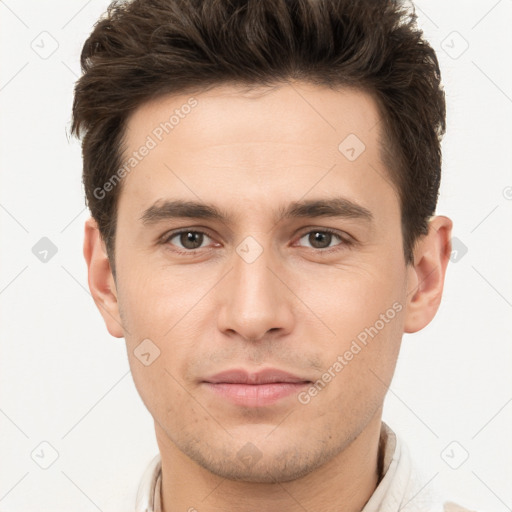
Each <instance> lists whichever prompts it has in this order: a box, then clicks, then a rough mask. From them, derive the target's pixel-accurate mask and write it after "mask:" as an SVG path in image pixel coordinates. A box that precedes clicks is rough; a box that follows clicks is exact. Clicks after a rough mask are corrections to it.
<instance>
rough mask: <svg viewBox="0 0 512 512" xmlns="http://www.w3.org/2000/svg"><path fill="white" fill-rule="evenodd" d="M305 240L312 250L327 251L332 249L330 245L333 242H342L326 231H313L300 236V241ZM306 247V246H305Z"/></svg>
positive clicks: (338, 237)
mask: <svg viewBox="0 0 512 512" xmlns="http://www.w3.org/2000/svg"><path fill="white" fill-rule="evenodd" d="M302 239H307V242H308V243H309V244H311V245H310V247H311V248H313V249H327V248H329V247H332V245H331V243H332V242H333V240H335V239H338V240H339V241H340V242H342V243H343V242H344V240H343V239H342V238H341V236H340V235H338V234H336V233H333V232H331V231H326V230H320V229H318V230H313V231H309V232H308V233H305V234H304V235H302V237H301V238H300V240H302ZM335 245H341V244H335ZM306 247H307V246H306Z"/></svg>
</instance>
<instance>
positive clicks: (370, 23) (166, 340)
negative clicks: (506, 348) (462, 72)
mask: <svg viewBox="0 0 512 512" xmlns="http://www.w3.org/2000/svg"><path fill="white" fill-rule="evenodd" d="M82 67H83V71H84V74H83V76H82V77H81V78H80V79H79V81H78V83H77V86H76V91H75V100H74V104H73V132H74V133H75V134H77V135H81V136H82V144H83V160H84V173H83V181H84V185H85V191H86V196H87V203H88V205H89V208H90V210H91V214H92V218H91V219H90V220H89V221H88V222H87V223H86V239H85V245H84V252H85V256H86V259H87V262H88V266H89V285H90V288H91V291H92V294H93V296H94V299H95V301H96V303H97V305H98V307H99V309H100V311H101V313H102V315H103V317H104V319H105V322H106V324H107V328H108V330H109V332H110V333H111V334H112V335H113V336H116V337H124V338H125V339H126V344H127V348H128V356H129V360H130V365H131V369H132V374H133V377H134V380H135V384H136V386H137V389H138V390H139V392H140V394H141V397H142V399H143V400H144V402H145V404H146V406H147V407H148V409H149V411H150V412H151V414H152V415H153V417H154V419H155V424H156V429H157V436H158V441H159V444H160V446H161V447H162V446H164V445H165V444H168V445H169V446H170V445H172V446H174V447H177V448H178V449H179V450H180V451H181V453H183V454H184V455H185V456H187V457H189V458H190V459H192V460H193V461H195V462H196V463H197V464H199V465H200V466H202V467H204V468H206V469H208V470H210V471H212V472H214V473H216V474H219V475H221V476H225V477H228V478H237V479H244V480H250V481H275V479H279V480H282V481H285V480H290V479H293V478H297V477H298V476H300V475H304V474H307V473H308V472H311V471H312V470H313V469H315V468H317V467H319V466H321V465H322V464H325V463H326V462H327V461H329V460H331V459H332V458H333V457H335V456H336V455H338V454H340V453H342V452H343V450H344V449H346V448H347V447H348V446H349V445H350V443H351V442H352V441H353V440H354V439H355V438H356V437H357V436H358V435H359V434H360V433H361V432H362V431H364V429H365V428H366V427H367V426H368V425H369V424H370V423H371V422H372V421H374V420H375V418H378V417H380V416H379V415H380V411H381V408H382V403H383V400H384V396H385V391H386V385H387V384H389V382H390V380H391V378H392V375H393V371H394V368H395V363H396V359H397V356H398V352H399V347H400V343H401V339H402V334H403V333H404V332H415V331H418V330H420V329H421V328H423V327H424V326H425V325H427V324H428V323H429V322H430V321H431V319H432V318H433V317H434V315H435V313H436V311H437V308H438V306H439V302H440V299H441V294H442V288H443V281H444V273H445V269H446V264H447V261H448V256H449V253H450V243H449V238H450V230H451V222H450V221H449V219H446V218H445V217H433V215H434V213H435V208H436V203H437V197H438V189H439V182H440V172H441V151H440V139H441V137H442V135H443V133H444V130H445V103H444V94H443V91H442V88H441V86H440V73H439V68H438V62H437V59H436V56H435V53H434V51H433V49H432V48H431V47H430V46H429V45H428V43H427V42H426V41H425V40H424V39H423V38H422V34H421V32H420V31H419V30H418V29H417V27H416V25H415V16H414V15H413V14H412V13H411V12H409V11H407V10H406V9H405V8H402V7H401V6H400V4H399V3H398V2H395V1H391V0H389V1H381V2H378V3H377V2H374V1H370V0H368V1H361V2H357V3H354V2H351V1H346V2H345V1H327V0H322V1H313V0H311V1H307V0H302V1H300V0H297V1H275V0H272V1H270V0H268V1H267V0H257V1H247V2H242V3H240V2H238V3H236V4H235V3H234V2H232V1H229V0H221V1H216V2H199V1H193V0H186V1H185V0H179V1H178V0H176V1H171V0H144V1H134V2H127V3H119V4H113V5H112V6H111V7H110V8H109V11H108V13H107V16H106V17H105V18H104V19H102V20H100V21H99V22H98V24H97V25H96V27H95V29H94V31H93V33H92V34H91V36H90V37H89V39H88V40H87V41H86V43H85V45H84V48H83V52H82ZM144 340H145V341H144ZM141 343H142V344H141ZM142 354H145V355H144V357H141V355H142ZM148 354H149V355H148ZM270 367H271V368H277V369H279V370H283V371H286V372H288V373H291V374H293V375H294V376H296V377H298V379H299V380H300V381H301V382H303V383H306V384H304V385H298V386H296V387H294V390H295V391H296V392H295V391H294V392H293V393H291V394H290V395H288V396H286V397H282V398H279V399H276V400H275V401H273V402H272V403H269V404H267V405H257V404H255V403H247V402H246V401H244V400H242V401H240V400H238V401H237V398H236V397H233V396H231V398H226V397H225V396H224V395H222V397H221V399H219V395H218V392H217V391H218V390H213V389H212V388H213V387H215V385H213V386H212V380H215V378H214V376H215V375H217V374H219V373H220V372H223V371H225V370H232V369H242V370H246V371H248V372H249V373H254V372H257V371H258V370H259V369H265V368H270ZM213 384H215V383H213ZM315 390H316V391H315ZM233 398H234V399H233ZM283 417H286V419H285V420H284V421H283ZM248 443H250V445H249V444H248ZM247 446H254V447H256V448H251V449H256V450H258V454H259V455H258V457H257V459H258V460H257V461H256V463H254V464H246V463H245V462H244V460H243V456H240V453H241V452H240V450H242V453H243V450H244V449H247V448H246V447H247Z"/></svg>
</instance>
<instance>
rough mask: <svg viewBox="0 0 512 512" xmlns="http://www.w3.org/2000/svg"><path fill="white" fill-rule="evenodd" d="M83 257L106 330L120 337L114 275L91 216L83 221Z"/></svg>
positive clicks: (120, 325)
mask: <svg viewBox="0 0 512 512" xmlns="http://www.w3.org/2000/svg"><path fill="white" fill-rule="evenodd" d="M84 257H85V261H86V262H87V269H88V282H89V290H91V295H92V297H93V299H94V302H95V303H96V306H97V307H98V309H99V311H100V313H101V316H102V317H103V320H104V321H105V324H106V326H107V329H108V332H109V333H110V334H111V335H112V336H114V337H116V338H122V337H123V336H124V330H123V325H122V322H121V317H120V315H119V304H118V302H117V290H116V285H115V281H114V276H113V275H112V269H111V268H110V262H109V259H108V255H107V251H106V248H105V243H104V242H103V239H102V238H101V235H100V231H99V229H98V225H97V223H96V221H95V220H94V219H93V218H89V219H88V220H87V221H86V222H85V233H84Z"/></svg>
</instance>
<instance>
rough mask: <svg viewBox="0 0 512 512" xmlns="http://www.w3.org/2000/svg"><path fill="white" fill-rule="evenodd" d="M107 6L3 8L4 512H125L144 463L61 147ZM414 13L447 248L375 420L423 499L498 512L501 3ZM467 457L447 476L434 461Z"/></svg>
mask: <svg viewBox="0 0 512 512" xmlns="http://www.w3.org/2000/svg"><path fill="white" fill-rule="evenodd" d="M107 5H108V4H107V2H105V1H104V0H89V1H80V2H70V1H67V2H66V1H64V0H60V1H52V2H41V1H36V0H30V1H28V0H27V1H25V2H20V1H16V0H7V1H6V2H5V1H2V2H0V38H1V44H0V52H1V67H0V108H1V115H0V166H1V173H2V174H1V186H0V223H1V233H2V241H1V244H0V250H1V258H2V259H1V265H0V308H1V309H0V311H1V318H0V327H1V357H0V429H1V436H0V460H1V461H2V464H1V466H0V510H1V511H3V512H7V511H12V512H16V511H23V512H30V511H38V512H39V511H40V512H46V511H48V512H50V511H52V512H56V511H68V510H73V511H75V512H80V511H94V510H101V511H103V512H111V511H112V512H114V511H115V512H118V511H119V512H121V511H129V510H133V507H134V499H135V493H136V489H137V486H138V483H139V479H140V476H141V474H142V472H143V470H144V469H145V467H146V465H147V463H148V462H149V461H150V459H151V458H152V457H153V456H154V455H155V454H156V453H157V446H156V442H155V438H154V430H153V423H152V418H151V416H150V415H149V413H148V412H147V411H146V409H145V407H144V406H143V404H142V401H141V400H140V398H139V396H138V394H137V391H136V389H135V387H134V384H133V381H132V378H131V375H130V374H129V367H128V361H127V356H126V352H125V346H124V340H118V339H114V338H112V337H110V335H109V334H108V332H107V331H106V329H105V327H104V324H103V321H102V319H101V317H100V314H99V313H98V311H97V310H96V307H95V306H94V303H93V301H92V299H91V297H90V295H89V292H88V288H87V280H86V266H85V262H84V261H83V258H82V236H83V224H84V220H85V219H86V218H87V210H86V209H85V205H84V195H83V189H82V185H81V155H80V145H79V142H78V141H76V140H69V136H68V132H69V127H70V118H71V104H72V92H73V85H74V81H75V80H76V78H77V77H78V76H79V74H80V69H79V54H80V50H81V46H82V44H83V42H84V41H85V39H86V37H87V35H88V34H89V32H90V31H91V28H92V25H93V23H94V22H95V21H96V19H97V18H98V17H99V15H100V14H101V13H103V12H104V11H105V9H106V7H107ZM416 6H417V13H418V16H419V24H420V26H421V27H422V28H423V29H424V31H425V34H426V36H427V38H428V39H429V41H430V42H431V44H432V45H433V46H434V48H435V49H436V51H437V54H438V57H439V60H440V65H441V70H442V77H443V82H444V85H445V91H446V97H447V104H448V114H447V121H448V127H447V135H446V136H445V139H444V142H443V151H444V153H443V154H444V166H443V179H442V186H441V197H440V202H439V206H438V210H437V212H438V213H439V214H443V215H447V216H449V217H451V218H452V219H453V221H454V236H455V237H457V239H458V240H459V241H460V242H457V244H458V246H457V247H459V250H458V253H457V255H454V261H453V262H452V263H451V264H450V265H449V267H448V274H447V280H446V286H445V293H444V299H443V303H442V305H441V307H440V310H439V313H438V314H437V316H436V318H435V319H434V321H433V322H432V323H431V324H430V325H429V326H428V327H427V328H425V329H424V330H423V331H422V332H420V333H418V334H415V335H405V336H404V342H403V348H402V353H401V356H400V359H399V363H398V367H397V372H396V375H395V378H394V381H393V383H392V385H391V388H390V391H389V393H388V398H387V402H386V408H385V420H386V421H387V422H388V423H389V424H390V425H391V426H392V427H393V428H394V429H395V430H396V431H397V432H398V433H399V434H401V435H402V436H403V438H404V439H405V440H406V442H407V444H408V445H409V447H410V450H411V451H412V453H413V456H414V458H415V460H416V462H417V463H419V464H420V465H421V466H422V467H423V469H424V474H425V484H426V485H427V486H430V485H434V484H435V485H437V486H438V487H439V488H440V489H442V490H444V491H445V492H444V494H445V495H446V497H448V498H449V499H451V500H454V501H458V502H459V503H460V504H462V505H466V506H468V507H470V508H472V509H473V508H474V509H475V510H479V511H497V512H505V511H507V510H511V508H512V495H511V493H512V491H511V489H512V485H511V484H512V436H511V435H510V432H511V426H512V385H511V384H512V371H511V359H512V358H511V356H512V343H511V341H512V336H511V334H512V329H511V326H510V320H511V318H512V315H511V313H512V272H511V266H512V265H511V254H512V251H511V245H512V236H511V235H512V233H511V225H512V222H511V221H512V200H511V199H512V173H511V168H512V154H511V145H512V128H511V117H512V69H511V62H512V30H511V28H510V27H511V23H512V1H511V0H500V1H497V0H480V1H478V2H477V1H471V2H469V1H460V0H459V1H453V0H450V1H449V2H448V1H446V0H435V1H434V0H430V1H428V2H427V1H426V0H422V1H420V2H417V3H416ZM454 32H456V33H454ZM41 33H43V34H41ZM466 44H467V45H469V46H468V48H467V49H466V50H465V51H464V52H462V51H463V50H464V48H465V45H466ZM57 45H58V47H57ZM54 47H55V51H54V53H52V54H51V55H46V54H44V52H50V51H51V50H53V49H54ZM38 52H39V54H38ZM41 53H42V54H43V55H41ZM459 54H460V55H459ZM42 57H46V58H42ZM455 57H457V58H455ZM42 237H48V238H49V239H50V240H51V241H52V242H53V243H54V244H55V246H56V247H57V253H56V254H55V256H53V257H52V258H51V259H50V260H49V261H48V262H46V263H43V262H41V261H39V259H38V258H36V256H35V255H34V254H33V252H32V247H33V246H34V245H35V244H36V243H37V242H38V241H39V240H40V239H41V238H42ZM462 244H464V247H466V248H467V252H466V253H465V254H463V253H464V250H460V247H462ZM453 441H455V442H456V443H455V444H451V443H452V442H453ZM42 442H46V443H49V444H50V445H51V446H52V447H53V449H54V450H56V452H57V453H58V458H57V460H56V461H55V462H54V463H53V464H52V465H51V466H50V467H49V468H48V469H42V468H41V467H40V465H38V463H39V464H49V463H50V462H51V456H52V449H51V448H49V447H48V445H42V446H40V443H42ZM447 447H448V449H446V448H447ZM445 449H446V450H445ZM34 450H35V452H34ZM466 452H467V455H468V456H469V457H468V459H467V460H466V461H465V462H464V463H463V464H462V465H461V466H460V467H459V468H458V469H453V468H452V467H450V465H449V464H448V463H447V461H448V462H449V463H450V464H451V465H452V466H455V465H457V464H458V463H460V461H462V460H463V459H464V458H465V457H466ZM31 454H33V455H31ZM37 454H39V458H38V457H37V456H36V455H37ZM41 454H44V455H41ZM442 454H444V455H442ZM36 461H37V462H38V463H37V462H36Z"/></svg>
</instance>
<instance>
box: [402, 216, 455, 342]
mask: <svg viewBox="0 0 512 512" xmlns="http://www.w3.org/2000/svg"><path fill="white" fill-rule="evenodd" d="M451 232H452V221H451V220H450V219H449V218H448V217H444V216H436V217H433V218H432V219H431V220H430V222H429V231H428V234H427V235H425V236H424V237H423V238H422V239H420V240H419V242H418V244H417V245H416V247H415V250H414V264H413V265H412V266H411V267H410V268H409V276H408V289H407V299H406V303H407V307H406V314H405V323H404V332H406V333H413V332H417V331H419V330H421V329H423V328H424V327H425V326H427V325H428V324H429V323H430V322H431V321H432V319H433V318H434V316H435V314H436V313H437V310H438V308H439V304H440V303H441V298H442V294H443V286H444V279H445V275H446V267H447V265H448V261H449V259H450V254H451Z"/></svg>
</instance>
